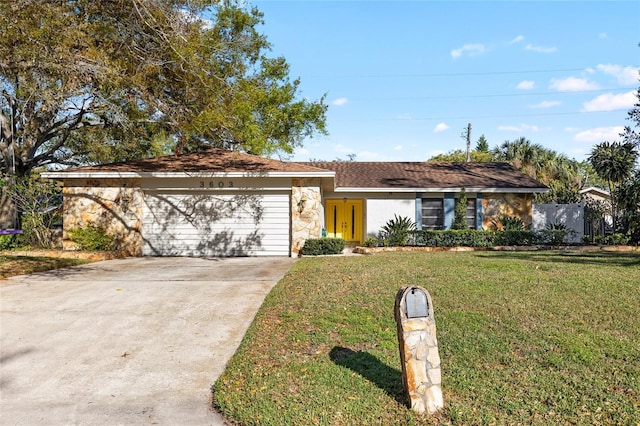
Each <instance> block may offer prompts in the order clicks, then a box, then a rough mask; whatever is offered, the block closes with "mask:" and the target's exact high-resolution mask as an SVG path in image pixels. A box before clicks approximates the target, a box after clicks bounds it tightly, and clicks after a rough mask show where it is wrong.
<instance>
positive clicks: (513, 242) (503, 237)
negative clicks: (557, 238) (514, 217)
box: [493, 230, 543, 246]
mask: <svg viewBox="0 0 640 426" xmlns="http://www.w3.org/2000/svg"><path fill="white" fill-rule="evenodd" d="M542 242H543V241H542V240H541V238H540V236H539V235H538V234H537V233H536V232H534V231H531V230H504V231H498V232H496V233H495V240H494V244H493V245H494V246H532V245H536V244H540V243H542Z"/></svg>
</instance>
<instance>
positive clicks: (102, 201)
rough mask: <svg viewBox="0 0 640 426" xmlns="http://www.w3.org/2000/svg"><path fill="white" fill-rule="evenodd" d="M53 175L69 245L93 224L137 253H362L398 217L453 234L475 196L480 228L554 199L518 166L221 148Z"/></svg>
mask: <svg viewBox="0 0 640 426" xmlns="http://www.w3.org/2000/svg"><path fill="white" fill-rule="evenodd" d="M42 176H43V177H45V178H49V179H56V180H60V181H62V182H63V185H64V186H63V195H64V211H63V222H64V237H63V243H64V247H65V248H68V249H73V248H74V243H73V242H72V241H70V240H69V232H68V231H69V230H70V229H74V228H80V227H84V226H87V225H89V224H93V225H96V226H100V227H103V228H105V229H106V230H107V232H108V233H110V234H111V235H113V236H114V237H115V238H116V240H117V242H118V245H119V248H120V249H121V250H123V251H126V252H129V253H130V254H131V255H137V256H140V255H144V256H147V255H148V256H296V255H297V254H298V252H299V250H300V248H301V247H302V245H303V244H304V241H305V240H306V239H308V238H318V237H320V236H322V235H323V233H324V234H326V235H327V236H330V237H339V238H343V239H345V240H346V241H347V242H349V243H351V244H359V243H361V242H362V241H364V239H365V238H366V237H367V236H369V235H376V234H377V233H378V231H379V230H380V228H381V227H382V226H383V225H384V224H385V223H386V222H387V221H388V220H389V219H391V218H393V217H394V215H398V216H407V217H409V218H411V219H412V220H414V221H415V222H416V224H417V227H418V228H419V229H447V228H449V227H450V226H451V224H452V223H453V210H454V207H455V199H456V197H457V194H459V193H460V191H461V190H462V189H463V188H464V189H465V191H466V195H467V200H468V201H467V203H468V204H467V222H468V224H469V225H470V226H471V227H472V228H476V229H489V228H490V227H491V223H492V221H493V220H494V219H496V218H498V217H500V216H503V215H507V216H518V217H520V218H522V219H523V220H524V221H525V222H528V223H531V220H532V202H531V201H532V197H533V194H535V193H538V192H546V191H548V189H547V188H546V187H545V186H544V185H543V184H541V183H540V182H538V181H536V180H534V179H532V178H530V177H528V176H526V175H525V174H523V173H521V172H520V171H518V170H517V169H515V168H514V167H512V166H510V165H508V164H506V163H428V162H316V163H295V162H285V161H278V160H272V159H266V158H262V157H257V156H254V155H249V154H245V153H240V152H231V151H225V150H220V149H211V150H208V151H204V152H199V153H192V154H185V155H174V156H166V157H159V158H153V159H146V160H139V161H131V162H125V163H115V164H105V165H100V166H87V167H79V168H73V169H66V170H60V171H48V172H45V173H43V174H42ZM323 231H324V232H323Z"/></svg>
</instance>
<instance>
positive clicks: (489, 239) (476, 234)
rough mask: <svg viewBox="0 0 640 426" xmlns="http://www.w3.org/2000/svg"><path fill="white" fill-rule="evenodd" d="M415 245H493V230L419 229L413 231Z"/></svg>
mask: <svg viewBox="0 0 640 426" xmlns="http://www.w3.org/2000/svg"><path fill="white" fill-rule="evenodd" d="M412 234H413V235H414V239H415V241H416V245H418V246H426V247H491V246H492V245H494V243H493V241H494V234H495V232H493V231H474V230H468V229H463V230H447V231H434V230H420V231H413V232H412Z"/></svg>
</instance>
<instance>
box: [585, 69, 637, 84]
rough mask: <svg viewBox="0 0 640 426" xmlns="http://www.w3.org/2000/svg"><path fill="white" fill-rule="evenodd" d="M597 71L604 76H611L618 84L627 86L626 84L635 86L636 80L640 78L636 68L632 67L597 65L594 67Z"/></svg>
mask: <svg viewBox="0 0 640 426" xmlns="http://www.w3.org/2000/svg"><path fill="white" fill-rule="evenodd" d="M596 68H597V69H598V70H599V71H602V72H603V73H605V74H609V75H612V76H613V77H615V78H616V80H618V84H621V85H624V86H626V85H628V84H636V83H637V82H638V79H639V78H640V74H638V68H633V67H622V66H620V65H611V64H606V65H602V64H601V65H598V66H597V67H596Z"/></svg>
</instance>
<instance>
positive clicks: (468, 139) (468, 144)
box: [463, 123, 471, 163]
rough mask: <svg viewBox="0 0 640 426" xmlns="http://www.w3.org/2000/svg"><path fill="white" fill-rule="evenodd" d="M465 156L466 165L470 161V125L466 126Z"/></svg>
mask: <svg viewBox="0 0 640 426" xmlns="http://www.w3.org/2000/svg"><path fill="white" fill-rule="evenodd" d="M463 135H464V133H463ZM466 136H467V156H466V159H465V161H466V162H467V163H468V162H470V161H471V123H469V124H467V134H466Z"/></svg>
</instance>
